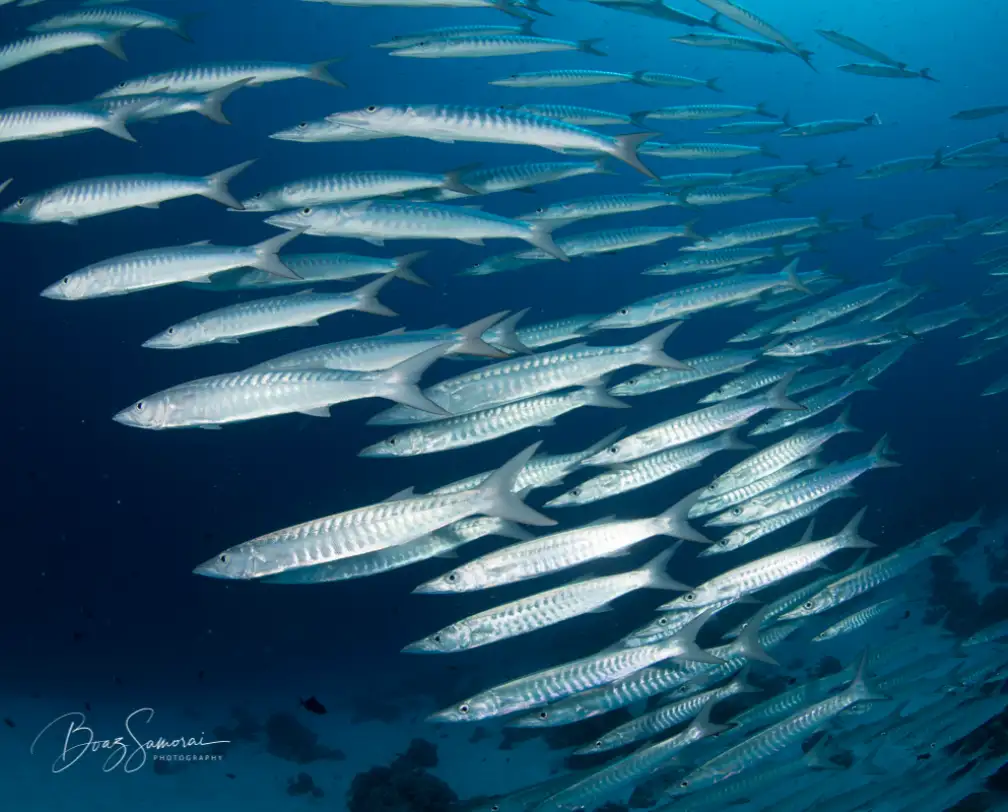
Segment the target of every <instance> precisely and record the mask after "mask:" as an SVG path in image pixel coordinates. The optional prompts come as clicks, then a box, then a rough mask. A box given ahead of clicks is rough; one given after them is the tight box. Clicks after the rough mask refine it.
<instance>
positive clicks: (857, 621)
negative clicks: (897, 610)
mask: <svg viewBox="0 0 1008 812" xmlns="http://www.w3.org/2000/svg"><path fill="white" fill-rule="evenodd" d="M902 604H903V600H902V599H901V598H889V599H888V600H884V601H879V602H878V603H873V604H872V605H871V606H866V607H865V608H864V609H861V610H859V611H857V612H854V614H852V615H848V616H847V617H845V618H844V619H843V620H838V621H837V622H836V623H834V624H833V625H832V626H830V627H829V628H827V629H824V630H823V631H821V632H819V634H817V635H816V636H815V637H813V638H812V640H813V642H816V643H821V642H823V641H825V640H833V639H834V638H837V637H840V636H841V635H844V634H850V633H851V632H856V631H857V630H858V629H861V628H863V627H864V626H867V625H868V624H869V623H871V622H872V621H873V620H875V619H876V618H880V617H882V616H883V615H885V614H886V613H887V612H889V610H890V609H893V608H894V607H896V606H900V605H902Z"/></svg>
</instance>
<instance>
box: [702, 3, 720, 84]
mask: <svg viewBox="0 0 1008 812" xmlns="http://www.w3.org/2000/svg"><path fill="white" fill-rule="evenodd" d="M714 16H715V17H717V16H719V15H717V14H715V15H714ZM704 86H705V87H706V88H707V89H708V90H713V91H714V92H715V93H724V88H723V87H721V77H720V76H713V77H711V78H710V79H708V80H707V81H706V82H704Z"/></svg>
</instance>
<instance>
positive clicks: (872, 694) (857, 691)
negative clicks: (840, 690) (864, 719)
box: [845, 649, 892, 702]
mask: <svg viewBox="0 0 1008 812" xmlns="http://www.w3.org/2000/svg"><path fill="white" fill-rule="evenodd" d="M845 693H846V694H847V696H848V697H850V698H851V699H853V700H854V701H855V702H885V701H889V700H891V699H892V697H891V696H887V695H886V694H884V693H882V692H881V691H879V690H878V689H877V688H875V687H874V686H873V685H871V684H870V683H869V682H868V649H865V650H864V653H863V654H862V655H861V659H860V660H859V661H858V666H857V672H856V673H855V674H854V679H853V681H852V682H851V684H850V685H849V686H847V690H846V691H845Z"/></svg>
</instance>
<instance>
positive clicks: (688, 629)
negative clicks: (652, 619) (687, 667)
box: [660, 607, 724, 665]
mask: <svg viewBox="0 0 1008 812" xmlns="http://www.w3.org/2000/svg"><path fill="white" fill-rule="evenodd" d="M716 611H717V609H715V608H713V607H712V608H710V609H707V610H706V611H704V612H703V613H701V614H699V615H697V616H696V617H695V618H693V620H691V621H690V622H689V623H687V624H686V625H685V626H683V627H682V628H681V629H680V630H679V633H678V634H677V635H675V637H670V638H669V639H668V640H667V641H664V642H663V643H662V644H660V645H663V646H664V647H665V648H667V649H668V651H669V657H675V658H676V659H680V660H692V661H694V662H698V663H711V664H712V665H721V664H722V663H723V662H724V660H722V659H721V658H720V657H715V656H714V655H713V654H711V653H710V652H708V651H705V650H704V649H702V648H700V646H698V645H697V641H696V638H697V634H699V633H700V629H701V628H703V626H704V624H705V623H706V622H707V621H708V620H710V618H711V616H712V615H713V614H714V613H715V612H716Z"/></svg>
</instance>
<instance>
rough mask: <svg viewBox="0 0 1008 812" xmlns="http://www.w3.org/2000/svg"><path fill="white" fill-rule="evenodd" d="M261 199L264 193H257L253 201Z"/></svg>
mask: <svg viewBox="0 0 1008 812" xmlns="http://www.w3.org/2000/svg"><path fill="white" fill-rule="evenodd" d="M261 197H262V192H256V193H255V194H254V195H252V199H253V200H258V199H259V198H261Z"/></svg>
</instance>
